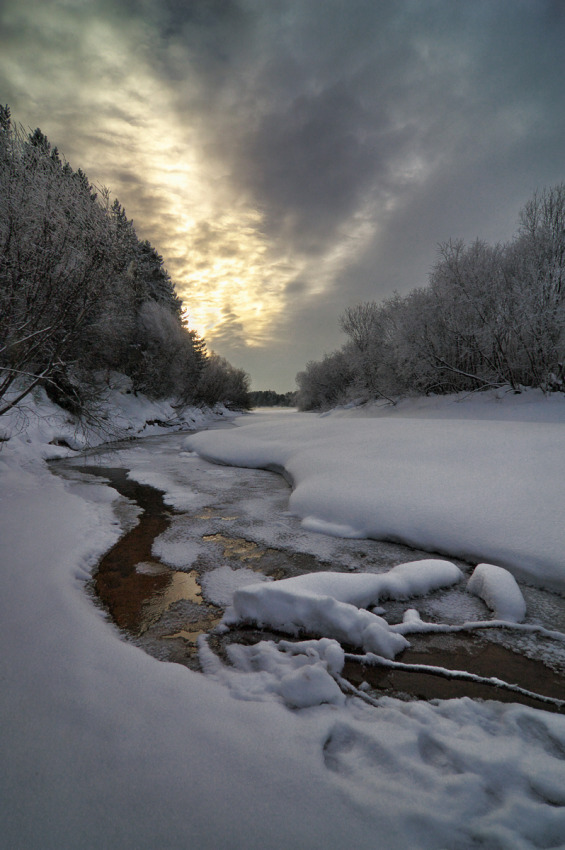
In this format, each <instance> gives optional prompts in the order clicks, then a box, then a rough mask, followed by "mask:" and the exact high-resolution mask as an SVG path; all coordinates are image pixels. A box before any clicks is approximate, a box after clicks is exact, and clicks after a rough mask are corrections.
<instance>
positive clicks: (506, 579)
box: [467, 564, 526, 623]
mask: <svg viewBox="0 0 565 850" xmlns="http://www.w3.org/2000/svg"><path fill="white" fill-rule="evenodd" d="M467 590H469V591H470V592H471V593H474V594H476V595H477V596H480V598H481V599H483V600H484V601H485V602H486V604H487V605H488V607H489V608H490V609H491V611H493V613H494V616H495V618H496V619H497V620H508V621H509V622H511V623H521V622H522V620H523V619H524V617H525V616H526V603H525V601H524V597H523V596H522V591H521V590H520V588H519V587H518V584H517V583H516V579H515V578H514V576H512V575H511V574H510V573H509V572H508V570H504V569H502V567H497V566H495V565H494V564H478V565H477V566H476V567H475V569H474V571H473V575H472V576H471V578H470V579H469V581H468V582H467Z"/></svg>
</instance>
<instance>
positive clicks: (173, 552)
mask: <svg viewBox="0 0 565 850" xmlns="http://www.w3.org/2000/svg"><path fill="white" fill-rule="evenodd" d="M224 427H225V426H224ZM185 439H186V434H183V433H174V434H167V435H164V436H159V437H148V438H144V439H139V440H134V441H128V442H122V443H113V444H108V445H105V446H100V447H98V448H96V449H92V450H89V451H86V452H84V453H82V454H81V455H80V456H75V457H72V458H68V459H65V460H63V461H56V462H53V463H52V469H53V471H54V472H56V473H57V474H60V475H63V476H64V477H66V478H67V479H71V480H74V481H80V482H86V483H88V482H92V481H96V482H98V483H99V482H100V480H101V479H102V480H105V481H106V482H107V483H108V484H109V485H110V486H111V487H113V488H114V489H115V490H117V492H118V493H119V494H120V495H119V498H118V499H117V500H116V502H115V510H116V514H117V516H118V518H119V520H120V523H121V526H122V529H123V532H124V533H123V536H122V537H121V539H120V540H119V541H118V543H117V544H116V545H115V546H114V547H113V548H112V549H111V550H110V551H109V552H107V553H106V554H105V555H104V557H103V558H102V559H101V561H100V564H99V566H98V570H97V572H96V573H95V575H94V576H93V580H92V582H91V584H90V586H89V592H90V593H91V595H92V597H93V601H94V603H95V604H97V605H100V606H101V607H102V609H103V610H104V612H105V613H106V616H107V617H108V620H109V627H114V628H117V629H119V631H120V633H121V635H122V636H123V637H124V639H126V640H129V641H132V642H134V643H135V644H136V645H138V646H139V647H140V648H142V649H143V650H144V651H146V652H148V653H149V654H151V655H153V656H154V657H156V658H159V659H161V660H165V661H171V662H176V663H180V664H184V665H185V666H187V667H190V668H192V669H199V660H198V653H197V646H196V643H197V639H198V637H199V635H201V634H206V633H207V634H210V643H211V646H212V648H213V649H214V650H215V651H216V652H217V653H218V654H219V655H220V656H221V657H223V658H225V657H226V656H225V647H226V644H227V643H228V642H230V641H232V642H233V641H237V642H240V643H254V642H256V641H258V640H262V639H274V640H277V639H278V637H279V636H277V635H275V634H272V633H269V632H267V631H266V630H263V629H258V628H252V627H249V628H238V629H235V630H232V631H230V632H229V633H228V634H227V635H218V634H215V633H214V631H213V630H214V626H216V625H217V623H218V622H219V621H220V619H221V617H222V614H223V610H224V608H225V604H226V602H227V600H228V598H229V587H228V586H225V587H224V586H223V585H222V581H224V584H225V582H226V580H228V582H227V583H228V585H229V578H230V576H231V573H230V571H236V570H237V571H241V570H243V569H244V570H247V571H249V572H250V575H249V577H248V578H249V580H250V581H251V580H253V575H252V574H253V573H254V574H255V575H256V576H257V580H262V579H263V577H267V579H268V580H278V579H281V578H286V577H290V576H295V575H301V574H303V573H305V572H312V571H314V570H335V571H344V572H346V571H350V570H356V571H357V570H368V571H371V572H379V571H382V570H385V569H389V568H390V567H392V566H394V565H396V564H399V563H402V562H405V561H412V560H417V559H419V558H425V557H429V556H430V555H429V553H427V552H421V551H418V550H414V549H410V548H408V547H405V546H401V545H398V544H393V543H388V542H379V541H373V540H346V539H338V538H334V537H326V536H323V535H319V534H313V533H310V532H306V531H304V529H302V528H301V526H300V522H299V520H298V519H297V518H296V517H294V516H292V515H290V514H289V513H288V510H287V503H288V496H289V486H288V484H287V483H286V481H285V480H284V478H282V477H281V476H279V475H277V474H275V473H273V472H268V471H263V470H249V469H240V468H232V467H225V466H216V465H213V464H211V463H208V462H207V461H205V460H202V459H201V458H199V457H197V456H196V455H194V454H192V453H190V452H187V451H185V450H184V442H185ZM456 563H457V564H458V565H459V566H460V567H461V568H462V569H463V570H464V571H466V572H469V571H470V569H471V565H469V564H465V563H463V562H461V561H456ZM220 567H221V568H224V569H223V571H222V573H221V574H220V573H219V572H218V569H219V568H220ZM225 568H229V569H227V570H226V569H225ZM239 575H241V573H239ZM522 591H523V593H524V596H525V598H526V601H527V604H528V612H529V615H528V616H529V619H532V618H533V621H534V622H538V623H540V624H541V625H544V626H546V627H547V628H551V629H560V630H561V631H565V600H564V599H563V598H562V597H560V596H556V595H555V594H551V593H548V592H546V591H542V590H539V589H535V588H529V587H524V586H522ZM415 604H417V607H418V609H419V611H420V613H421V615H422V616H423V618H425V619H430V620H436V621H440V622H453V623H458V622H464V621H465V620H480V619H483V620H484V619H488V617H489V616H490V615H489V614H488V612H487V611H486V608H485V607H484V605H483V603H482V602H481V601H480V600H479V599H477V598H475V597H472V596H470V595H469V594H467V593H465V591H464V589H463V588H460V587H455V588H451V589H449V590H447V591H445V590H444V591H437V592H435V593H431V594H429V595H428V597H426V598H425V599H423V600H422V599H419V600H417V603H415ZM405 607H406V603H402V605H401V604H399V603H396V604H388V605H387V606H386V608H387V612H386V614H385V615H384V616H385V617H386V618H387V619H388V620H389V622H391V623H392V622H397V621H398V620H399V619H400V617H401V614H402V611H403V610H404V608H405ZM285 637H288V636H285ZM411 643H412V646H411V648H410V649H408V650H406V651H405V652H404V653H403V654H402V656H401V658H400V659H399V660H402V661H403V662H407V663H425V664H434V665H441V666H443V667H447V668H449V669H464V670H468V671H469V672H472V673H475V674H478V675H481V676H498V677H499V678H502V679H505V680H507V681H512V682H514V683H516V684H519V685H520V686H521V687H523V688H526V689H528V690H530V691H534V692H536V693H539V694H543V695H545V696H549V697H554V698H557V699H565V647H563V646H562V645H561V646H560V645H556V644H555V643H553V642H552V641H549V640H545V639H540V638H538V637H535V636H532V635H518V636H517V635H516V634H515V633H506V632H505V631H504V630H500V629H497V630H488V632H481V633H480V634H478V633H472V634H467V633H464V634H458V635H427V636H415V637H414V638H411ZM346 674H347V677H348V678H349V680H350V681H351V682H352V683H354V684H355V685H359V684H361V683H364V687H365V688H366V689H367V688H368V689H369V691H370V692H371V693H373V695H374V696H379V695H381V694H387V695H395V696H403V697H406V698H413V697H418V698H424V699H431V698H450V697H456V696H462V695H469V696H473V697H477V698H483V699H498V700H504V701H521V702H525V703H527V704H530V705H534V706H537V707H543V708H547V707H548V706H547V704H543V703H539V702H538V701H537V700H535V699H534V700H532V699H530V698H527V697H525V698H521V697H519V698H518V697H517V696H516V694H512V693H509V692H505V691H503V690H501V689H499V688H494V687H492V686H489V685H479V684H476V683H470V682H464V681H456V680H446V679H444V678H439V677H437V676H432V675H425V674H422V673H413V672H400V671H386V670H381V669H378V668H366V667H363V666H362V665H360V664H358V663H355V662H348V664H347V667H346Z"/></svg>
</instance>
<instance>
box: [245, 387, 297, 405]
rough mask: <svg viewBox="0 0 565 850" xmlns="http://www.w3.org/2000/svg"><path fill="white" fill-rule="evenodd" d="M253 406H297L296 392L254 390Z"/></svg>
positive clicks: (251, 395)
mask: <svg viewBox="0 0 565 850" xmlns="http://www.w3.org/2000/svg"><path fill="white" fill-rule="evenodd" d="M249 401H250V404H251V407H295V405H296V392H288V393H277V392H275V391H274V390H252V391H251V392H250V393H249Z"/></svg>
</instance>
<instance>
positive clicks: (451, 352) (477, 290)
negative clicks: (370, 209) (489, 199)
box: [296, 184, 565, 410]
mask: <svg viewBox="0 0 565 850" xmlns="http://www.w3.org/2000/svg"><path fill="white" fill-rule="evenodd" d="M564 283H565V184H560V185H557V186H554V187H551V188H548V189H544V190H542V191H540V192H537V193H535V194H534V195H533V197H532V198H531V199H530V200H529V201H528V202H527V203H526V204H525V206H524V207H523V209H522V210H521V212H520V215H519V222H518V229H517V232H516V236H515V238H514V239H513V240H512V241H510V242H509V243H507V244H498V245H489V244H487V243H486V242H484V241H482V240H478V239H477V240H476V241H474V242H473V243H471V244H468V245H467V244H465V243H464V242H463V241H462V240H450V241H448V242H446V243H444V244H442V245H440V246H439V248H438V256H437V261H436V263H435V265H434V267H433V269H432V271H431V273H430V276H429V281H428V284H427V286H424V287H421V288H418V289H415V290H413V291H411V292H409V293H408V294H407V295H405V296H400V295H399V294H395V295H393V296H392V297H390V298H387V299H385V300H383V301H381V302H379V303H377V302H375V301H369V302H366V303H363V304H358V305H356V306H352V307H349V308H348V309H346V310H345V312H344V314H343V315H342V317H341V321H340V326H341V329H342V331H344V333H345V334H346V337H347V341H346V343H345V344H344V345H343V346H342V347H341V348H340V349H338V350H336V351H334V352H333V353H331V354H327V355H325V356H324V357H323V358H322V360H319V361H311V362H309V363H308V364H307V365H306V368H305V369H304V371H302V372H299V374H298V375H297V378H296V380H297V384H298V387H299V389H298V395H297V404H298V407H299V408H300V409H301V410H324V409H328V408H330V407H333V406H335V405H337V404H344V403H350V402H355V401H359V402H364V401H368V400H372V399H385V400H387V401H389V402H391V403H394V402H395V400H396V399H397V398H399V397H403V396H407V395H429V394H432V393H434V394H440V395H441V394H447V393H456V392H461V391H477V390H482V389H488V388H492V387H505V386H508V387H510V388H511V389H512V390H513V391H515V392H520V390H521V388H522V387H537V388H541V389H542V390H544V391H545V392H553V391H561V392H562V391H563V390H565V375H564V356H565V297H564V295H565V293H564Z"/></svg>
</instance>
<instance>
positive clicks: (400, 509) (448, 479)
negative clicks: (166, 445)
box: [186, 393, 565, 591]
mask: <svg viewBox="0 0 565 850" xmlns="http://www.w3.org/2000/svg"><path fill="white" fill-rule="evenodd" d="M485 395H488V394H485ZM529 395H530V394H528V393H524V394H523V396H524V399H525V400H522V401H520V402H518V401H516V400H514V399H512V398H508V399H507V401H508V404H507V405H506V406H505V405H504V401H505V400H504V399H500V398H497V397H496V396H493V395H492V394H491V395H489V396H488V398H487V399H481V400H480V401H477V400H475V399H467V400H466V401H465V400H460V401H459V403H457V402H451V403H445V402H444V404H443V406H440V404H439V402H438V400H437V399H436V400H434V405H435V406H434V407H432V408H431V415H430V416H429V417H426V416H425V415H424V414H425V413H426V411H428V412H430V406H429V405H428V406H425V405H424V406H422V403H420V402H414V403H413V406H412V407H411V406H410V405H409V403H408V402H404V403H403V404H401V405H399V409H398V410H396V409H394V408H392V409H390V408H389V409H383V408H373V411H372V412H373V414H374V415H373V416H369V412H370V411H365V412H364V414H360V413H359V412H358V410H357V409H354V410H351V411H339V412H338V413H336V414H335V415H334V416H324V417H319V416H316V415H313V414H296V415H295V416H294V417H290V416H289V415H285V416H280V415H276V414H272V415H271V416H270V417H268V416H266V415H264V416H263V417H260V418H257V419H254V418H253V417H249V418H247V419H244V420H243V421H242V420H239V421H238V427H236V428H233V429H231V430H229V431H222V432H206V433H199V434H195V435H194V436H191V437H188V438H187V440H186V448H187V449H189V450H192V451H197V452H199V454H200V455H201V456H202V457H206V458H208V459H211V460H214V461H216V462H220V463H226V464H233V465H236V466H247V467H252V468H267V469H275V470H280V469H282V470H284V472H285V475H286V476H287V478H288V480H290V481H292V483H293V491H292V495H291V497H290V501H289V509H290V511H291V512H292V513H294V514H295V515H297V516H299V517H300V518H301V519H302V523H303V527H304V528H307V529H309V530H317V531H320V532H322V533H324V534H337V535H343V536H346V537H372V538H375V539H384V540H387V539H389V540H400V541H403V542H405V543H407V544H409V545H411V546H414V547H418V548H421V549H425V550H427V551H430V552H441V553H445V554H446V555H448V556H450V557H460V558H462V559H464V560H467V561H470V562H475V563H476V562H478V561H484V562H489V563H493V564H496V565H498V566H501V567H505V568H506V569H508V570H510V571H511V572H512V573H513V575H515V576H516V577H518V578H521V579H523V580H527V581H530V582H532V583H534V584H539V585H541V586H544V587H553V588H554V589H557V590H560V591H565V565H564V561H563V551H564V549H565V525H564V523H563V521H562V506H563V504H564V503H565V428H564V427H563V424H564V423H565V402H564V399H563V396H561V395H560V397H559V398H557V399H548V403H547V405H546V404H545V403H544V401H543V400H540V398H539V396H538V394H536V393H534V394H533V397H534V400H532V399H531V398H530V401H529V403H527V400H528V397H529ZM520 398H521V397H518V399H520ZM488 400H490V405H489V404H488V403H487V402H488ZM524 411H525V416H526V418H525V419H521V418H520V416H521V415H522V414H523V413H524ZM465 414H466V415H465ZM544 415H545V418H544Z"/></svg>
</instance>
